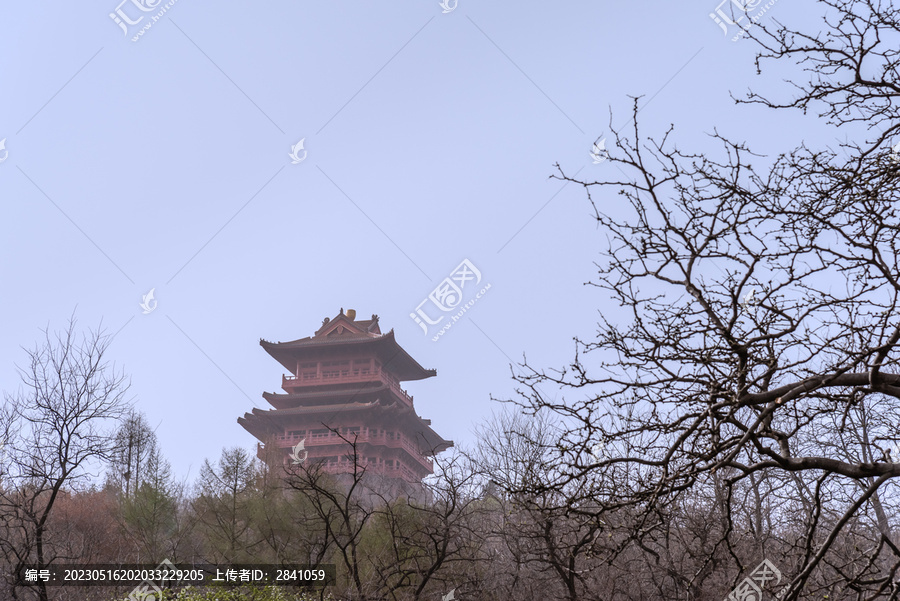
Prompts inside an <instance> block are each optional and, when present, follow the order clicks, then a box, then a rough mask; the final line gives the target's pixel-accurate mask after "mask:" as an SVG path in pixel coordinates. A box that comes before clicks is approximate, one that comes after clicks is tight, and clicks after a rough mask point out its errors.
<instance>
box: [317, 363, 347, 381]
mask: <svg viewBox="0 0 900 601" xmlns="http://www.w3.org/2000/svg"><path fill="white" fill-rule="evenodd" d="M347 375H350V362H349V361H324V362H322V377H323V378H339V377H341V376H347Z"/></svg>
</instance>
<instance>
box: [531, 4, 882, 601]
mask: <svg viewBox="0 0 900 601" xmlns="http://www.w3.org/2000/svg"><path fill="white" fill-rule="evenodd" d="M818 6H819V7H821V9H822V10H821V15H822V20H821V25H820V26H819V28H818V29H817V28H816V25H815V24H814V21H813V20H812V19H809V18H807V19H806V20H805V22H804V23H803V25H802V28H803V29H802V30H800V31H798V30H797V29H796V28H790V27H788V26H786V25H782V24H778V23H776V24H775V25H774V26H769V27H768V28H767V26H764V25H762V24H758V25H755V26H754V27H753V29H752V30H751V35H752V37H753V38H754V39H756V41H757V43H758V44H760V46H761V48H762V50H761V52H760V54H759V57H758V59H757V65H758V66H760V68H762V67H763V66H765V65H767V62H766V61H767V59H775V60H778V61H780V62H790V61H795V62H796V63H797V64H798V65H799V66H800V67H801V68H805V69H806V70H807V71H809V72H810V73H811V75H810V76H809V78H808V80H807V81H803V80H802V78H801V80H800V81H794V82H792V83H793V84H794V85H795V90H796V91H797V94H798V96H796V97H795V98H794V99H792V100H788V101H776V100H771V99H768V98H766V97H763V96H762V95H760V94H754V93H751V94H750V95H749V96H748V98H747V99H746V100H745V101H746V102H755V103H761V104H763V105H764V106H767V107H770V108H773V109H783V108H799V109H802V110H803V111H807V110H809V109H815V108H816V107H821V110H820V112H819V114H820V116H821V117H823V118H824V119H825V120H826V121H827V125H825V124H823V127H831V128H835V129H838V128H845V129H848V131H849V133H850V134H852V135H853V136H855V137H857V141H855V142H849V141H848V142H845V143H843V144H841V148H840V150H839V151H834V150H831V149H828V148H823V149H818V150H816V149H810V148H808V147H806V146H805V145H801V146H799V147H797V148H794V149H789V150H785V151H784V152H783V153H782V154H780V155H779V156H777V157H773V158H767V157H763V156H760V155H758V154H755V153H753V152H752V151H751V150H750V149H748V148H747V146H746V145H745V144H741V143H734V142H731V141H729V140H727V139H726V138H725V137H723V136H721V135H719V134H715V135H713V141H714V142H716V143H717V144H718V145H719V146H720V148H721V152H720V156H721V158H716V157H713V156H712V155H711V154H710V153H708V152H707V153H704V154H701V153H691V152H688V151H685V150H682V149H679V148H676V144H675V141H674V140H675V134H674V129H670V130H669V131H668V132H666V133H665V134H663V135H662V136H660V137H658V138H652V137H651V138H645V137H642V134H641V131H640V128H639V126H638V119H637V101H635V108H634V126H633V129H632V130H631V132H630V133H629V134H627V135H625V134H622V135H617V136H616V146H617V149H616V150H614V151H613V152H612V153H611V156H610V159H611V166H612V167H613V169H609V170H608V171H607V172H608V173H612V174H614V176H613V177H610V178H609V179H606V180H603V181H599V182H593V181H580V180H576V179H574V178H573V177H570V176H568V175H567V174H566V173H565V170H564V169H560V172H559V175H558V177H559V178H561V179H564V180H568V181H572V182H577V183H579V184H582V185H583V186H584V187H585V190H586V191H587V194H588V197H589V199H590V201H591V204H592V206H593V207H594V210H595V217H596V220H597V222H598V224H599V225H600V227H601V229H602V230H603V231H604V233H605V234H606V236H607V238H608V240H609V245H608V247H607V248H606V250H605V252H604V257H605V258H604V260H603V261H602V262H601V263H600V264H599V267H600V270H599V277H598V280H597V281H596V282H595V284H596V285H597V286H598V287H599V288H600V289H602V290H604V291H606V292H607V293H608V294H609V295H610V297H611V298H612V299H613V300H615V301H617V302H618V304H619V306H620V310H619V311H618V312H613V311H604V315H603V316H602V317H601V320H600V324H599V332H598V334H597V337H596V339H593V340H585V339H581V338H579V339H576V346H577V351H576V356H575V359H574V361H573V362H572V363H571V364H570V365H569V366H567V367H565V368H563V369H559V370H541V369H537V368H529V369H530V371H529V372H528V374H527V375H526V376H523V377H521V378H519V380H520V381H521V382H522V383H524V384H525V385H526V386H528V387H529V388H528V389H527V394H526V395H525V397H524V398H521V399H520V402H521V404H522V405H523V406H524V407H525V408H526V409H527V410H528V411H531V412H535V413H541V412H545V411H549V412H552V413H554V414H555V415H556V416H557V417H558V418H559V419H560V420H561V422H562V423H563V424H564V430H563V432H562V433H561V436H560V445H559V446H558V448H557V449H556V451H555V455H554V457H553V461H554V463H555V464H556V465H557V466H559V477H558V478H555V479H553V480H551V481H549V482H543V483H534V484H533V485H530V486H526V487H523V492H529V493H530V494H541V493H543V492H545V491H546V490H548V489H549V490H561V489H562V488H563V487H570V486H571V485H572V484H573V483H577V482H584V481H587V480H589V479H592V478H594V479H597V481H598V482H601V486H600V488H591V487H588V488H585V489H584V490H585V494H584V496H583V499H582V500H583V501H585V502H586V504H585V505H583V506H584V507H589V506H590V504H589V502H590V501H591V500H595V499H598V498H599V499H602V500H603V502H602V503H601V504H599V505H595V506H594V507H595V510H593V511H592V512H591V513H593V514H594V515H597V516H603V515H605V514H607V513H609V512H613V511H619V512H620V515H626V514H625V513H622V511H621V510H627V515H629V516H630V521H631V523H630V524H628V528H627V531H628V534H629V536H628V541H629V544H630V545H631V546H632V548H641V549H643V550H644V551H645V552H646V551H647V550H648V549H652V548H653V546H654V545H660V544H661V542H664V539H662V538H660V537H661V535H662V532H663V530H660V529H658V528H651V527H648V525H651V524H653V523H655V521H656V516H660V515H663V516H674V515H676V514H673V513H672V511H671V508H673V507H675V506H678V505H679V504H680V505H681V506H683V507H688V506H690V505H691V502H694V501H696V500H699V499H703V498H709V499H712V500H713V501H714V503H716V504H717V505H718V507H719V508H720V509H721V510H722V512H723V514H722V515H723V517H724V527H723V528H719V529H717V530H716V531H714V532H711V534H712V535H714V537H715V538H714V539H712V540H710V543H711V544H712V547H711V548H714V549H716V550H717V551H716V552H713V551H710V552H708V553H707V554H706V557H707V562H708V563H709V562H714V561H716V558H717V557H718V555H716V553H718V550H723V549H724V550H725V552H727V554H728V555H729V556H730V557H731V558H732V559H733V565H734V568H735V569H734V570H732V571H731V575H732V576H733V578H734V579H733V580H732V581H730V582H729V583H727V585H722V586H725V587H726V588H724V589H722V588H718V589H716V590H713V589H706V590H704V592H703V594H708V595H709V596H710V598H713V597H714V596H715V595H718V596H720V597H721V596H722V595H723V594H724V593H727V590H728V588H727V587H728V586H730V585H734V584H735V583H736V582H737V581H738V580H739V579H740V578H742V577H744V576H746V571H747V570H748V569H750V568H753V565H755V564H753V562H759V561H760V560H761V559H763V557H767V558H769V559H770V560H772V561H773V562H775V563H776V564H778V565H780V566H781V568H782V569H783V570H784V571H785V572H786V573H787V574H788V575H789V580H790V582H789V585H788V589H787V591H786V592H785V598H788V599H795V598H800V597H801V596H802V595H806V596H809V597H812V596H817V597H818V598H822V596H823V595H828V596H829V598H841V597H842V596H844V595H853V596H854V598H859V599H863V598H866V599H874V598H882V597H883V598H897V597H898V596H900V584H898V578H897V573H898V569H900V550H898V545H897V543H898V542H900V541H898V540H897V539H896V537H895V535H894V534H893V532H895V530H896V524H893V525H892V523H891V522H892V521H893V522H896V519H897V509H898V500H900V496H898V492H900V491H898V488H897V486H896V480H895V479H896V477H897V476H900V463H897V456H896V455H897V452H896V448H897V447H895V445H896V443H897V441H898V439H900V435H898V432H897V427H896V424H897V422H898V417H900V349H898V346H897V345H898V342H900V318H898V315H900V254H898V253H900V214H898V210H897V203H898V201H900V168H898V167H900V153H897V152H893V153H892V152H891V149H890V144H889V143H888V141H889V140H891V139H892V138H893V137H894V136H895V135H896V134H897V132H898V131H900V112H898V101H900V85H898V79H900V77H898V75H900V52H898V51H897V43H896V42H897V40H898V38H900V9H898V8H895V7H894V6H893V5H891V4H890V3H882V2H877V1H866V0H858V1H856V0H850V1H847V2H837V1H829V0H825V1H821V2H819V3H818ZM615 167H618V168H619V169H615ZM619 174H624V177H619ZM597 188H599V189H608V188H613V189H615V190H616V191H618V193H619V196H618V197H617V198H618V200H616V199H615V198H606V197H604V198H603V200H602V201H599V200H595V195H596V189H597ZM542 384H543V385H550V384H555V385H559V386H562V387H564V388H567V389H568V390H570V391H572V392H573V393H576V394H577V395H578V398H576V399H573V400H569V401H566V400H563V401H560V402H557V401H554V400H549V399H547V398H545V397H543V396H542V395H541V393H540V390H539V386H540V385H542ZM598 443H600V444H603V445H605V448H606V449H608V450H609V451H610V453H609V455H608V456H605V457H601V458H599V459H589V458H587V452H588V451H589V449H590V448H592V447H593V446H594V445H596V444H598ZM604 475H605V476H611V475H614V476H615V477H613V478H608V477H607V478H606V479H605V480H604V479H603V478H599V477H598V476H604ZM604 482H605V484H604ZM565 500H566V503H567V504H568V505H570V506H579V503H578V501H579V500H578V499H573V498H571V497H568V498H566V499H565ZM692 500H694V501H692ZM764 514H765V518H764V517H763V515H764ZM666 519H670V518H666ZM620 525H621V526H624V524H620ZM707 573H708V570H707V569H706V568H705V567H704V566H697V569H696V571H695V572H694V573H692V574H689V575H687V579H686V581H685V582H682V583H681V584H680V585H679V587H678V591H677V592H678V593H679V594H683V592H684V591H689V590H694V591H695V592H696V589H695V588H694V587H693V585H694V584H696V583H697V582H699V581H700V580H698V579H700V578H702V577H703V575H704V574H707Z"/></svg>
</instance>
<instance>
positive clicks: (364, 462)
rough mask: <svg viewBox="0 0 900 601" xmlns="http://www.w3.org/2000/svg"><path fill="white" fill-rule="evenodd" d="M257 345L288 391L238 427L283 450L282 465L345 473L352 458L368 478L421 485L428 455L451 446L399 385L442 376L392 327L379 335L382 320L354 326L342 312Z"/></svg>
mask: <svg viewBox="0 0 900 601" xmlns="http://www.w3.org/2000/svg"><path fill="white" fill-rule="evenodd" d="M260 345H261V346H262V347H263V349H265V351H266V352H267V353H269V354H270V355H271V356H272V357H273V358H274V359H275V360H276V361H278V362H279V363H281V364H282V365H283V366H284V367H285V369H286V370H287V371H288V372H289V374H290V375H285V376H282V382H281V387H282V389H283V390H284V393H268V392H266V393H263V398H265V399H266V400H267V401H268V402H269V404H271V405H272V407H274V408H273V409H268V410H264V409H253V411H252V412H251V413H246V414H245V415H244V417H241V418H238V423H240V424H241V425H242V426H243V427H244V428H245V429H246V430H247V431H248V432H250V433H251V434H253V435H254V436H255V437H256V438H258V439H259V440H261V441H263V442H264V443H265V444H266V445H273V444H274V445H275V446H276V447H277V448H278V449H281V452H280V453H279V455H281V457H282V460H283V461H284V462H293V463H297V462H298V461H301V460H302V461H303V462H306V461H309V462H314V461H317V462H321V463H323V464H324V467H325V469H326V470H327V471H330V472H332V473H346V472H351V471H352V470H353V468H354V466H353V461H354V457H355V460H356V463H357V468H358V467H360V466H361V467H363V468H365V469H366V471H367V472H368V473H372V474H380V475H383V476H386V477H389V478H399V479H402V480H405V481H407V482H419V481H421V479H422V478H423V477H425V476H427V475H428V474H431V473H432V471H433V470H432V464H431V460H430V459H428V457H429V456H433V455H435V454H437V453H440V452H441V451H444V450H446V449H447V448H449V447H451V446H453V442H452V441H449V440H444V439H443V438H441V437H440V436H439V435H438V434H437V433H436V432H435V431H434V430H432V429H431V427H430V426H431V421H430V420H426V419H422V418H421V417H419V416H418V415H417V414H416V412H415V409H414V406H413V398H412V397H411V396H410V395H409V394H407V393H406V391H405V390H403V389H402V388H401V387H400V382H403V381H407V380H422V379H425V378H430V377H432V376H435V375H437V373H436V372H435V370H433V369H425V368H424V367H422V366H421V365H419V364H418V362H416V360H415V359H413V358H412V357H410V356H409V354H408V353H407V352H406V351H405V350H403V348H402V347H401V346H400V345H399V344H397V341H396V340H395V339H394V332H393V330H391V331H390V332H388V333H386V334H382V333H381V329H380V328H379V326H378V316H377V315H373V316H372V318H371V319H364V320H358V321H357V320H356V312H355V311H347V313H346V314H345V313H344V310H343V309H341V311H340V312H339V313H338V315H337V316H336V317H334V318H333V319H328V318H325V320H324V321H323V323H322V327H321V328H319V329H318V330H317V331H316V332H315V334H313V335H312V336H309V337H307V338H301V339H299V340H293V341H291V342H268V341H265V340H260ZM301 442H302V444H300V443H301ZM351 443H352V444H351ZM354 445H355V452H354V450H353V449H354ZM261 453H262V451H261Z"/></svg>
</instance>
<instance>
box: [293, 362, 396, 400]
mask: <svg viewBox="0 0 900 601" xmlns="http://www.w3.org/2000/svg"><path fill="white" fill-rule="evenodd" d="M364 382H382V383H384V384H385V385H386V386H388V387H389V388H390V389H391V390H392V391H393V392H395V393H396V394H397V396H399V397H400V398H401V399H404V400H406V402H408V403H409V404H410V405H412V404H413V397H412V395H410V394H407V392H406V391H405V390H403V389H402V388H401V387H400V382H399V380H397V379H396V378H394V377H393V376H392V375H391V374H389V373H388V372H385V371H382V370H381V369H374V370H368V369H344V370H341V371H324V372H322V373H315V372H301V373H300V374H299V375H290V376H282V377H281V387H282V388H283V389H285V390H289V389H293V390H296V389H298V388H302V387H304V386H323V385H327V384H354V383H364Z"/></svg>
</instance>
